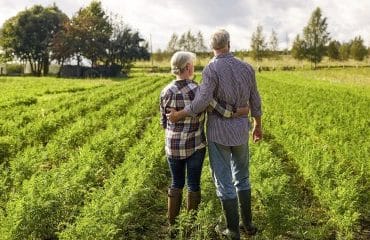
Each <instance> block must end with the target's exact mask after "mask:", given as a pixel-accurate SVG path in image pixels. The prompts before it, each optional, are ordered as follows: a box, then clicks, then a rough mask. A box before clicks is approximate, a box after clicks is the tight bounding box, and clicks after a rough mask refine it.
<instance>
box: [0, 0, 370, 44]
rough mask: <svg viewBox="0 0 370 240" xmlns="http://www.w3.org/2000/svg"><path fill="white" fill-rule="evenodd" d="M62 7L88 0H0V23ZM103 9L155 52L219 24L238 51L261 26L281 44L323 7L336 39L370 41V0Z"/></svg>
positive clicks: (125, 3) (195, 1)
mask: <svg viewBox="0 0 370 240" xmlns="http://www.w3.org/2000/svg"><path fill="white" fill-rule="evenodd" d="M53 2H55V3H56V4H57V6H58V7H59V8H60V9H61V10H62V11H64V12H65V13H67V15H69V16H72V14H74V13H75V12H76V11H77V10H78V9H79V8H80V7H83V6H86V5H88V4H89V2H90V1H89V0H85V1H84V0H31V1H26V0H11V1H10V0H0V24H2V23H3V22H4V21H5V20H6V19H8V18H9V17H12V16H14V15H15V14H16V13H17V12H18V11H20V10H23V9H25V8H26V7H30V6H32V5H34V4H42V5H51V4H53ZM101 2H102V4H103V7H104V9H106V10H107V11H108V12H113V13H116V14H119V15H121V16H122V17H123V20H124V21H125V22H126V23H128V24H129V25H130V26H131V27H132V28H134V29H136V30H139V32H140V33H141V34H142V36H143V37H144V38H146V39H147V40H149V37H150V35H151V36H152V41H153V48H154V50H156V49H158V48H161V49H164V48H165V47H166V45H167V42H168V40H169V38H170V36H171V34H172V33H173V32H176V33H178V34H181V33H183V32H185V31H187V30H189V29H190V30H192V31H193V32H194V33H195V32H197V31H199V30H200V31H202V32H203V34H204V37H205V39H208V38H209V36H210V34H211V33H212V32H213V31H214V30H215V29H217V28H220V27H223V28H226V29H227V30H228V31H229V32H230V34H231V41H232V42H231V45H232V48H234V49H248V48H249V46H250V38H251V36H252V33H253V32H254V31H255V29H256V27H257V25H258V24H260V25H262V26H263V29H264V33H265V36H266V39H268V38H269V36H270V34H271V30H272V29H274V30H275V31H276V32H277V34H278V37H279V41H280V47H282V48H283V47H285V46H286V44H287V40H286V39H287V38H288V39H289V42H290V44H291V42H292V41H293V39H294V37H295V36H296V35H297V34H298V33H299V34H301V33H302V29H303V27H304V26H305V25H306V24H307V22H308V19H309V17H310V15H311V13H312V11H313V10H314V9H315V8H316V7H317V6H319V7H320V8H321V9H322V12H323V15H324V17H327V18H328V20H327V21H328V30H329V32H330V33H331V37H332V38H333V39H337V40H340V41H348V40H350V39H352V38H354V37H355V36H357V35H361V36H362V37H363V38H364V39H365V44H367V45H370V21H369V20H368V19H369V16H368V13H369V12H370V1H363V0H352V1H351V2H350V3H349V2H348V1H343V0H321V1H319V0H304V1H302V0H270V1H260V0H249V1H245V0H228V1H226V0H202V1H200V0H187V1H184V0H158V1H152V0H135V1H132V0H120V1H117V0H102V1H101Z"/></svg>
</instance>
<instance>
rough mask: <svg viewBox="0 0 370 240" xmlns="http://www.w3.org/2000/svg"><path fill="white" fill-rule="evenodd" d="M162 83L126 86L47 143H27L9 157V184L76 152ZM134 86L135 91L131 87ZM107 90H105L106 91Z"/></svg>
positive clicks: (62, 129)
mask: <svg viewBox="0 0 370 240" xmlns="http://www.w3.org/2000/svg"><path fill="white" fill-rule="evenodd" d="M160 85H162V83H159V84H158V83H156V84H150V85H147V86H143V87H142V86H138V87H137V88H130V89H129V90H127V91H130V92H134V93H133V94H130V92H126V89H125V93H122V94H121V97H120V98H118V99H115V100H113V101H112V102H109V103H108V104H106V105H104V106H103V107H102V108H101V109H99V110H98V111H97V112H91V113H88V114H86V115H85V116H82V117H79V118H78V119H77V121H75V122H74V123H73V124H71V125H68V126H67V127H60V128H59V129H58V130H57V132H56V133H55V134H54V135H53V138H51V139H50V140H49V142H48V144H47V145H45V146H44V145H37V146H30V147H28V148H26V149H25V150H24V151H22V152H21V153H20V154H18V155H17V156H16V157H15V158H14V160H13V161H10V169H11V171H12V177H13V178H14V182H13V185H14V186H15V187H16V188H17V186H19V185H20V184H21V183H22V182H23V180H24V179H27V178H29V177H30V176H31V175H33V174H34V173H35V172H36V171H37V170H41V171H43V170H47V169H51V168H56V167H58V166H59V165H60V163H62V162H64V161H68V160H69V159H71V158H73V156H75V155H76V154H77V153H78V149H79V148H80V147H82V146H83V145H84V144H85V143H86V142H88V141H89V139H90V138H92V137H93V136H94V135H96V134H98V133H99V131H103V130H105V129H106V128H107V126H108V125H109V124H110V123H111V121H114V119H115V118H118V117H121V116H123V115H125V114H127V109H130V104H131V103H132V102H134V101H135V100H137V99H140V98H142V97H143V96H145V95H146V94H148V93H151V92H152V91H154V90H156V89H157V88H158V86H160ZM134 90H136V91H134ZM108 94H109V92H108Z"/></svg>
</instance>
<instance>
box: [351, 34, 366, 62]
mask: <svg viewBox="0 0 370 240" xmlns="http://www.w3.org/2000/svg"><path fill="white" fill-rule="evenodd" d="M350 53H351V56H352V58H353V59H355V60H357V61H363V60H364V58H365V57H366V55H367V49H366V47H365V45H364V40H363V39H362V38H361V36H358V37H355V39H353V40H352V42H351V48H350Z"/></svg>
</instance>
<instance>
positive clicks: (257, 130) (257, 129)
mask: <svg viewBox="0 0 370 240" xmlns="http://www.w3.org/2000/svg"><path fill="white" fill-rule="evenodd" d="M252 136H253V142H254V143H256V142H259V141H260V140H262V127H261V126H260V125H256V126H254V128H253V132H252Z"/></svg>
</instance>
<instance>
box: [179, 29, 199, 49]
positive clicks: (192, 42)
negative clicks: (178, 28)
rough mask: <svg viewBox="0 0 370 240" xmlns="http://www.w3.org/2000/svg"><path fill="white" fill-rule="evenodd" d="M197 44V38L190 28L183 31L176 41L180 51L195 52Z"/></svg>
mask: <svg viewBox="0 0 370 240" xmlns="http://www.w3.org/2000/svg"><path fill="white" fill-rule="evenodd" d="M196 46H197V38H196V37H195V36H194V35H193V34H192V33H191V31H190V30H188V31H187V32H185V33H183V34H182V35H181V37H180V40H179V41H178V48H179V49H180V50H182V51H189V52H195V51H196Z"/></svg>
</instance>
